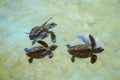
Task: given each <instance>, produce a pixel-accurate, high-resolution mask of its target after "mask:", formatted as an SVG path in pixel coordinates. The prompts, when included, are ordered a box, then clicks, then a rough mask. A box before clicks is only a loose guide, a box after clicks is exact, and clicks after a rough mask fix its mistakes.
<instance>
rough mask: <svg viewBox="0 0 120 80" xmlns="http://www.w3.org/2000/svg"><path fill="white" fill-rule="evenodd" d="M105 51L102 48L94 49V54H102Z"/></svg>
mask: <svg viewBox="0 0 120 80" xmlns="http://www.w3.org/2000/svg"><path fill="white" fill-rule="evenodd" d="M103 51H104V49H103V48H102V47H97V48H94V49H93V52H94V53H101V52H103Z"/></svg>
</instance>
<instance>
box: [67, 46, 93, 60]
mask: <svg viewBox="0 0 120 80" xmlns="http://www.w3.org/2000/svg"><path fill="white" fill-rule="evenodd" d="M68 52H69V53H70V54H71V55H73V56H75V57H78V58H87V57H90V56H91V54H92V52H91V46H89V45H86V44H81V45H76V46H72V47H70V48H69V50H68Z"/></svg>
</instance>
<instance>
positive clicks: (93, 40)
mask: <svg viewBox="0 0 120 80" xmlns="http://www.w3.org/2000/svg"><path fill="white" fill-rule="evenodd" d="M89 39H90V41H91V47H92V48H94V47H95V45H96V43H95V39H94V37H93V36H92V35H89Z"/></svg>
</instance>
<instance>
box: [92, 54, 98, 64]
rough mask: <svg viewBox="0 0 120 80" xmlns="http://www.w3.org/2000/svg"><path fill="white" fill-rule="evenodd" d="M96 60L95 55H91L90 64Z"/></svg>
mask: <svg viewBox="0 0 120 80" xmlns="http://www.w3.org/2000/svg"><path fill="white" fill-rule="evenodd" d="M96 60H97V56H96V55H92V57H91V63H92V64H94V63H95V62H96Z"/></svg>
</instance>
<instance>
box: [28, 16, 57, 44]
mask: <svg viewBox="0 0 120 80" xmlns="http://www.w3.org/2000/svg"><path fill="white" fill-rule="evenodd" d="M50 19H52V17H51V18H49V19H48V20H47V21H46V22H45V23H44V24H42V25H41V26H36V27H34V28H32V29H31V31H30V33H27V34H29V38H30V40H33V41H32V45H34V44H35V43H36V42H37V41H39V40H42V39H44V38H46V37H48V35H49V34H50V35H51V39H52V42H53V43H55V42H56V36H55V34H54V32H53V31H49V29H51V28H54V27H55V26H57V24H56V23H50V24H47V22H48V21H49V20H50Z"/></svg>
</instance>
